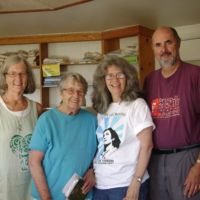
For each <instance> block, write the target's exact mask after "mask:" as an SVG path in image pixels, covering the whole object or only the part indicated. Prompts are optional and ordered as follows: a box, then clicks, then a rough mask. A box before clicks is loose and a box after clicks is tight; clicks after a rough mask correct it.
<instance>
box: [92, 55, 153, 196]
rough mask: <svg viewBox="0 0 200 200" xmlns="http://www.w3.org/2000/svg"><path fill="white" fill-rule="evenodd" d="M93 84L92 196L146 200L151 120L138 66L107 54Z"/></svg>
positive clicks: (95, 74)
mask: <svg viewBox="0 0 200 200" xmlns="http://www.w3.org/2000/svg"><path fill="white" fill-rule="evenodd" d="M93 86H94V92H93V95H92V96H93V108H94V109H95V110H96V111H97V112H98V115H97V119H98V127H97V130H96V135H97V140H98V150H97V153H96V156H95V159H94V162H93V166H94V172H95V177H96V185H95V189H94V197H93V199H94V200H102V199H107V200H146V198H147V193H148V179H149V175H148V173H147V170H146V168H147V165H148V162H149V159H150V155H151V150H152V146H153V144H152V130H153V128H154V124H153V122H152V118H151V114H150V111H149V108H148V106H147V104H146V102H145V101H144V99H142V98H141V91H140V88H139V81H138V78H137V71H136V70H135V68H134V67H133V66H132V65H131V64H129V63H128V62H127V61H126V60H125V59H123V58H120V57H117V56H107V57H105V58H104V60H102V62H101V63H100V64H99V66H98V67H97V69H96V71H95V73H94V81H93Z"/></svg>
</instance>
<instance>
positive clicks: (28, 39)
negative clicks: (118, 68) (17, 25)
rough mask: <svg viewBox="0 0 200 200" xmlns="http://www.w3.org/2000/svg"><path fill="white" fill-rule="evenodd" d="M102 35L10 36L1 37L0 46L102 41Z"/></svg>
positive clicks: (95, 33)
mask: <svg viewBox="0 0 200 200" xmlns="http://www.w3.org/2000/svg"><path fill="white" fill-rule="evenodd" d="M101 39H102V35H101V33H98V32H91V33H71V34H55V35H30V36H14V37H13V36H12V37H11V36H10V37H0V45H11V44H34V43H51V42H52V43H53V42H79V41H95V40H101Z"/></svg>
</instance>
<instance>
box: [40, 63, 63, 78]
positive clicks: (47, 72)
mask: <svg viewBox="0 0 200 200" xmlns="http://www.w3.org/2000/svg"><path fill="white" fill-rule="evenodd" d="M42 72H43V77H49V76H60V64H59V63H56V64H43V65H42Z"/></svg>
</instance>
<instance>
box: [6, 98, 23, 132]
mask: <svg viewBox="0 0 200 200" xmlns="http://www.w3.org/2000/svg"><path fill="white" fill-rule="evenodd" d="M2 99H3V101H4V103H5V105H6V107H7V109H9V110H10V111H12V112H15V119H16V124H17V125H16V129H17V133H21V131H22V130H23V120H22V119H23V117H24V114H25V112H26V107H27V101H26V100H25V99H23V101H22V103H21V104H20V103H19V102H14V101H13V102H11V101H9V100H8V98H7V96H6V95H4V96H2Z"/></svg>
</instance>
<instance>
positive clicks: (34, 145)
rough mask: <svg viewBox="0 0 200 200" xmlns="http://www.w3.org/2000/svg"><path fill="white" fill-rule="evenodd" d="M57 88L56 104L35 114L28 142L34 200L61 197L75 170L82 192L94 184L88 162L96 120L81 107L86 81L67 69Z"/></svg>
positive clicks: (54, 199) (92, 152)
mask: <svg viewBox="0 0 200 200" xmlns="http://www.w3.org/2000/svg"><path fill="white" fill-rule="evenodd" d="M59 90H60V96H61V103H60V105H58V107H56V108H52V109H51V110H49V111H47V112H45V113H44V114H43V115H42V116H41V117H40V118H39V120H38V122H37V124H36V128H35V131H34V134H33V137H32V140H31V143H30V154H29V164H30V170H31V174H32V177H33V181H34V184H33V188H32V196H33V197H34V198H35V199H37V200H39V199H42V200H50V199H52V200H65V199H66V197H65V195H64V193H63V192H62V190H63V188H64V186H65V184H66V183H67V182H68V181H69V179H70V178H71V177H72V176H73V174H75V173H76V174H78V175H79V176H81V177H83V180H84V185H83V187H82V193H84V194H86V193H88V192H89V191H90V189H91V188H92V186H93V185H94V184H95V181H94V175H93V170H91V169H89V166H90V165H91V162H92V160H93V157H94V154H95V152H96V135H95V130H96V126H97V121H96V116H94V115H93V114H92V113H89V112H88V111H86V110H84V109H82V108H81V105H82V104H83V101H84V99H85V94H86V92H87V82H86V80H85V79H84V78H83V77H82V76H81V75H80V74H78V73H68V74H65V75H64V76H63V77H62V79H61V81H60V84H59ZM88 199H90V198H89V196H88ZM77 200H78V198H77Z"/></svg>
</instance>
